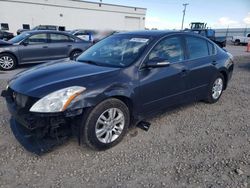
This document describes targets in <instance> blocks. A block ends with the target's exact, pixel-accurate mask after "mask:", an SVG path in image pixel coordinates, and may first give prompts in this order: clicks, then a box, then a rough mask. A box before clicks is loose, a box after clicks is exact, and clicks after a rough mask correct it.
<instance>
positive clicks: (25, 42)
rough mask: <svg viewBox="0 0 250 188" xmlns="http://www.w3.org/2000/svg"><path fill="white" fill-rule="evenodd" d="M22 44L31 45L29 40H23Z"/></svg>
mask: <svg viewBox="0 0 250 188" xmlns="http://www.w3.org/2000/svg"><path fill="white" fill-rule="evenodd" d="M21 44H22V45H23V46H28V45H29V42H28V41H23V42H22V43H21Z"/></svg>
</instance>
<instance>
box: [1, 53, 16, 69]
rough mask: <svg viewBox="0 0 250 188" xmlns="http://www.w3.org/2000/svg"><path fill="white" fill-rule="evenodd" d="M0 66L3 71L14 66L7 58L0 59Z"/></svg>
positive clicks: (11, 60)
mask: <svg viewBox="0 0 250 188" xmlns="http://www.w3.org/2000/svg"><path fill="white" fill-rule="evenodd" d="M0 66H1V67H2V68H3V69H5V70H8V69H11V68H12V67H13V66H14V60H13V59H12V58H11V57H9V56H2V57H0Z"/></svg>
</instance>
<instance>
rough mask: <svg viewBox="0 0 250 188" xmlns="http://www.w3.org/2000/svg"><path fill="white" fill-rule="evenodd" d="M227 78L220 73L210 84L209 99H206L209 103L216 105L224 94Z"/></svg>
mask: <svg viewBox="0 0 250 188" xmlns="http://www.w3.org/2000/svg"><path fill="white" fill-rule="evenodd" d="M219 82H221V84H219ZM225 84H226V83H225V78H224V76H223V75H222V74H221V73H219V74H218V75H217V76H216V77H215V78H214V79H213V80H212V81H211V82H210V84H209V89H208V93H207V98H206V100H205V101H206V102H207V103H210V104H212V103H216V102H217V101H218V100H219V99H220V97H221V95H222V93H223V90H224V88H225Z"/></svg>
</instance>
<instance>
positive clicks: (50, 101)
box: [30, 86, 86, 112]
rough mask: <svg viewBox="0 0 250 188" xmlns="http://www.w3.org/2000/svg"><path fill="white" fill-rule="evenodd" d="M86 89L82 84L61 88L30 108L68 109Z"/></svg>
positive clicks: (39, 109)
mask: <svg viewBox="0 0 250 188" xmlns="http://www.w3.org/2000/svg"><path fill="white" fill-rule="evenodd" d="M85 90H86V88H85V87H80V86H72V87H68V88H64V89H60V90H58V91H55V92H53V93H50V94H48V95H46V96H45V97H43V98H41V99H40V100H39V101H37V102H36V103H35V104H34V105H33V106H32V107H31V108H30V111H31V112H62V111H64V110H66V109H67V107H68V106H69V105H70V103H71V102H72V101H73V100H74V99H75V98H76V97H77V96H78V95H80V94H81V93H82V92H84V91H85Z"/></svg>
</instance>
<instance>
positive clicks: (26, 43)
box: [0, 30, 91, 70]
mask: <svg viewBox="0 0 250 188" xmlns="http://www.w3.org/2000/svg"><path fill="white" fill-rule="evenodd" d="M90 45H91V43H90V42H86V41H83V40H81V39H79V38H77V37H75V36H73V35H71V34H69V33H65V32H60V31H45V30H44V31H28V32H25V33H22V34H20V35H18V36H16V37H14V38H13V39H11V40H9V41H7V42H5V43H3V42H2V44H0V69H1V70H12V69H14V68H15V67H16V66H17V65H18V64H26V63H41V62H46V61H50V60H56V59H62V58H67V57H70V59H75V58H76V57H77V56H78V55H80V54H81V53H82V52H83V51H84V50H86V49H87V48H88V47H89V46H90Z"/></svg>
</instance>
